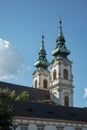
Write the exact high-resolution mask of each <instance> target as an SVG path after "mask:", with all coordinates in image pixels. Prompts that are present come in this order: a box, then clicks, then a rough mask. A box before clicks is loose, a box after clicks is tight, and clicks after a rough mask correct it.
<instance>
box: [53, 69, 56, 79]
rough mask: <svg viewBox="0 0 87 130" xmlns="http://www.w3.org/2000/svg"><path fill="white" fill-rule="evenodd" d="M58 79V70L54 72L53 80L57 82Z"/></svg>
mask: <svg viewBox="0 0 87 130" xmlns="http://www.w3.org/2000/svg"><path fill="white" fill-rule="evenodd" d="M56 78H57V72H56V70H54V71H53V80H56Z"/></svg>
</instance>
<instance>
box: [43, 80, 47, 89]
mask: <svg viewBox="0 0 87 130" xmlns="http://www.w3.org/2000/svg"><path fill="white" fill-rule="evenodd" d="M47 86H48V82H47V80H46V79H44V80H43V87H44V88H47Z"/></svg>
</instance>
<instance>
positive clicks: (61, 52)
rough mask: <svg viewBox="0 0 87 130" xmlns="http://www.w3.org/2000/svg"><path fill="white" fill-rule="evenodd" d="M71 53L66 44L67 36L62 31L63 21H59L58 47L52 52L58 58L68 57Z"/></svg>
mask: <svg viewBox="0 0 87 130" xmlns="http://www.w3.org/2000/svg"><path fill="white" fill-rule="evenodd" d="M69 54H70V51H69V50H68V49H67V48H66V46H65V38H64V36H63V32H62V21H61V19H60V21H59V32H58V37H57V39H56V48H55V50H54V51H53V52H52V55H53V56H55V57H58V58H67V55H69Z"/></svg>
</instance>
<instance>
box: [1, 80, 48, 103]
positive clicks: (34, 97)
mask: <svg viewBox="0 0 87 130" xmlns="http://www.w3.org/2000/svg"><path fill="white" fill-rule="evenodd" d="M0 88H1V89H3V88H8V89H9V90H10V91H12V90H15V92H16V94H17V95H18V94H20V93H22V92H23V91H28V93H29V101H31V102H37V101H41V100H50V92H49V91H48V90H42V89H37V88H32V87H26V86H22V85H16V84H11V83H5V82H0Z"/></svg>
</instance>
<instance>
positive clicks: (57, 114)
mask: <svg viewBox="0 0 87 130" xmlns="http://www.w3.org/2000/svg"><path fill="white" fill-rule="evenodd" d="M12 104H13V107H14V111H15V113H16V116H21V117H22V116H23V117H32V118H45V119H46V118H47V119H57V120H66V121H67V120H68V121H83V122H87V109H86V108H76V107H64V106H58V105H53V104H44V103H36V102H19V101H14V102H12Z"/></svg>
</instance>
